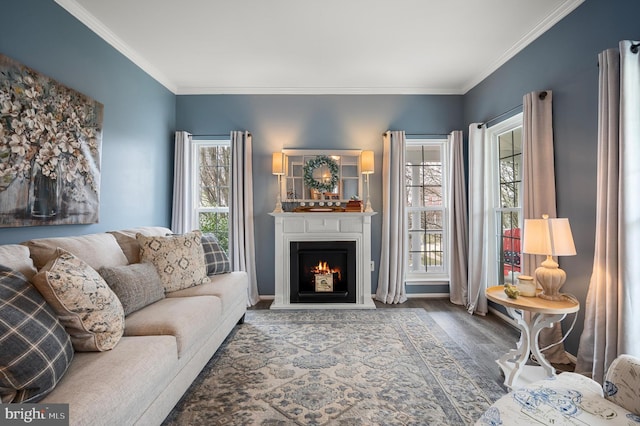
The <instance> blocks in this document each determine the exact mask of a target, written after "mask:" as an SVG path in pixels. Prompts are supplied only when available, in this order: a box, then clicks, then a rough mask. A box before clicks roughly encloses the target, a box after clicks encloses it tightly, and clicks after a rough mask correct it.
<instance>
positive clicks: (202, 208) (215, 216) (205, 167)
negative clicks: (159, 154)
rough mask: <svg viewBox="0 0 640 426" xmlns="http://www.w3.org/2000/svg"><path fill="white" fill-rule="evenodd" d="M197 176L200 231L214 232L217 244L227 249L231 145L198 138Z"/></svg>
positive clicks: (227, 142) (226, 142) (225, 142)
mask: <svg viewBox="0 0 640 426" xmlns="http://www.w3.org/2000/svg"><path fill="white" fill-rule="evenodd" d="M196 161H197V164H198V165H199V167H198V169H197V170H198V176H197V179H196V182H197V185H198V192H197V194H198V195H199V198H198V200H196V202H197V207H196V212H197V215H198V223H199V225H200V230H201V231H202V232H208V233H212V234H214V235H215V236H216V237H217V238H218V241H219V243H220V246H221V247H222V248H223V249H224V250H225V251H226V252H227V253H228V251H229V204H230V201H231V200H230V198H229V197H230V194H231V190H230V184H231V146H230V143H229V141H199V142H198V143H197V144H196Z"/></svg>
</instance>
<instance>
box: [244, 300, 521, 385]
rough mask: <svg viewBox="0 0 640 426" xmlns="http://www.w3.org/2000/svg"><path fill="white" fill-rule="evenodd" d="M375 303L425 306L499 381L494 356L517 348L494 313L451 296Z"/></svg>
mask: <svg viewBox="0 0 640 426" xmlns="http://www.w3.org/2000/svg"><path fill="white" fill-rule="evenodd" d="M375 303H376V307H377V308H378V309H397V308H420V309H424V310H425V311H427V312H428V313H429V315H430V316H431V317H432V318H433V319H434V320H435V321H436V322H437V323H438V325H439V326H440V327H441V328H442V329H443V330H444V331H445V332H446V333H447V334H448V335H449V336H451V338H452V339H453V340H455V341H456V342H457V343H458V344H459V345H460V346H461V347H462V348H463V349H464V351H465V352H466V353H467V354H468V355H469V356H470V357H471V358H473V359H475V361H476V363H477V364H478V366H480V368H483V369H485V371H486V372H487V373H488V374H491V375H492V377H493V378H494V379H495V381H496V382H497V383H500V384H502V383H503V381H504V378H503V377H502V375H501V371H500V369H499V368H498V365H497V364H496V362H495V360H496V359H498V358H500V357H501V356H502V355H503V354H505V353H506V352H508V351H509V350H510V349H513V348H515V346H516V342H517V341H518V338H519V335H520V334H519V332H518V331H517V330H516V329H515V328H514V327H512V326H511V325H510V324H508V323H506V322H505V321H503V320H502V319H501V318H499V317H497V316H495V315H493V314H491V313H489V314H487V315H486V316H481V315H470V314H469V313H467V311H466V309H465V308H464V307H462V306H458V305H454V304H452V303H451V302H450V301H449V299H409V300H408V301H407V302H405V303H402V304H399V305H386V304H383V303H379V302H375ZM270 305H271V300H262V301H260V302H259V303H258V304H257V305H255V306H254V307H252V308H250V309H269V306H270Z"/></svg>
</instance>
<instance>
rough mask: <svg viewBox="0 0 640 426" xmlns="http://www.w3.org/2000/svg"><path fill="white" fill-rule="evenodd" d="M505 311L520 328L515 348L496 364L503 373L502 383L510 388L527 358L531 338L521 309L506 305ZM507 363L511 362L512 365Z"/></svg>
mask: <svg viewBox="0 0 640 426" xmlns="http://www.w3.org/2000/svg"><path fill="white" fill-rule="evenodd" d="M507 312H509V315H511V317H512V318H513V319H514V320H516V325H517V326H518V329H519V330H520V340H519V341H518V344H517V345H516V349H511V350H510V351H509V352H507V353H506V354H505V355H503V356H502V357H501V358H500V359H499V360H498V365H499V366H500V368H502V372H503V373H504V384H505V386H507V387H509V388H511V387H512V385H513V383H514V382H515V381H516V380H517V378H518V376H519V375H520V372H521V371H522V369H521V366H523V365H524V364H526V362H527V360H528V359H529V352H530V349H531V348H530V346H531V338H530V327H529V323H528V322H527V320H526V318H525V316H524V315H523V313H522V311H519V310H517V309H513V308H509V307H507ZM509 363H512V364H513V366H511V365H510V364H509Z"/></svg>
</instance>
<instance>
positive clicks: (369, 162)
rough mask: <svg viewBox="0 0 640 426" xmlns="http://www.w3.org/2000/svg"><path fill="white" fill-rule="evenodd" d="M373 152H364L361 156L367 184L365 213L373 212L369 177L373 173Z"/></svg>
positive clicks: (361, 168)
mask: <svg viewBox="0 0 640 426" xmlns="http://www.w3.org/2000/svg"><path fill="white" fill-rule="evenodd" d="M373 169H374V167H373V151H362V154H361V155H360V171H361V172H362V174H363V175H364V177H365V180H366V183H367V203H366V204H365V208H364V211H365V212H372V211H373V209H372V208H371V201H370V200H369V175H370V174H372V173H373Z"/></svg>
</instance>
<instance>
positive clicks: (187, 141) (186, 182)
mask: <svg viewBox="0 0 640 426" xmlns="http://www.w3.org/2000/svg"><path fill="white" fill-rule="evenodd" d="M174 151H175V155H174V160H173V162H174V166H173V209H172V211H171V230H172V231H173V232H175V233H176V234H184V233H185V232H189V231H192V230H194V229H197V228H198V226H197V224H194V223H193V222H194V214H193V202H192V196H191V189H192V182H191V176H192V173H191V170H192V165H191V134H189V133H187V132H182V131H179V132H176V134H175V147H174Z"/></svg>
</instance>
